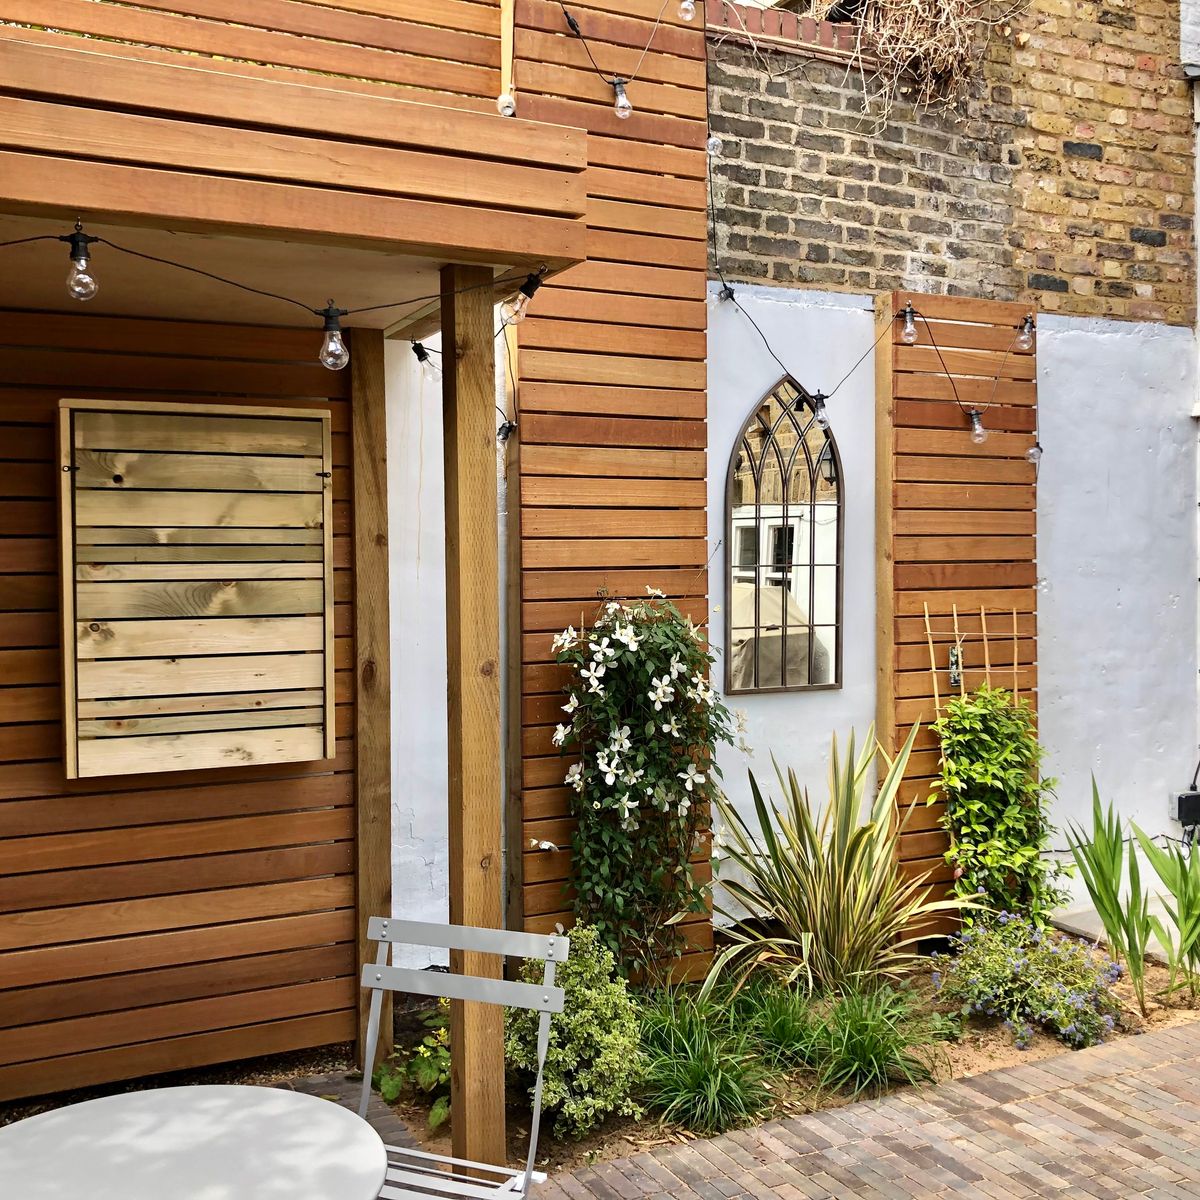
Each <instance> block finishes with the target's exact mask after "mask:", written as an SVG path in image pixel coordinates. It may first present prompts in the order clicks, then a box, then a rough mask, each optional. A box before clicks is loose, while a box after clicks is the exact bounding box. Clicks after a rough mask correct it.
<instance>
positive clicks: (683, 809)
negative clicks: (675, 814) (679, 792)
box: [679, 796, 692, 817]
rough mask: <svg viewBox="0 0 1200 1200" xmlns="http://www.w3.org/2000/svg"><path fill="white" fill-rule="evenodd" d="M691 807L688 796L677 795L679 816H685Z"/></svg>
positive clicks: (690, 800)
mask: <svg viewBox="0 0 1200 1200" xmlns="http://www.w3.org/2000/svg"><path fill="white" fill-rule="evenodd" d="M691 807H692V799H691V797H690V796H680V797H679V815H680V816H681V817H686V816H687V815H688V810H689V809H690V808H691Z"/></svg>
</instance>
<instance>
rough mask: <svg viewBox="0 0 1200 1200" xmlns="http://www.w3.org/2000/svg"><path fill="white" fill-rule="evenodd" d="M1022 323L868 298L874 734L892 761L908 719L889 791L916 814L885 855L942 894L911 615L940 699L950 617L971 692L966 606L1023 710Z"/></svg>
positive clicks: (978, 309)
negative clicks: (908, 747) (873, 338)
mask: <svg viewBox="0 0 1200 1200" xmlns="http://www.w3.org/2000/svg"><path fill="white" fill-rule="evenodd" d="M909 300H911V301H912V304H913V307H914V308H915V309H916V310H917V311H918V312H919V313H921V314H923V315H924V317H925V318H926V319H927V321H928V324H926V321H923V320H920V319H918V320H917V330H918V335H919V336H918V341H917V343H916V344H915V345H912V346H907V345H904V344H903V343H902V341H901V339H900V333H901V328H902V322H901V321H899V320H896V319H895V314H896V313H898V312H899V311H900V310H901V309H902V308H903V307H904V305H905V303H906V302H907V301H909ZM1027 311H1028V308H1027V307H1026V306H1024V305H1019V304H1006V303H1001V302H999V301H991V300H970V299H965V298H960V297H948V296H921V295H915V294H911V293H906V292H896V293H893V294H892V295H891V296H890V297H883V298H881V300H880V301H879V304H878V308H877V320H878V321H880V322H882V323H885V324H890V325H891V327H892V336H891V338H890V339H885V340H884V342H883V343H882V345H881V346H880V348H879V350H878V351H877V353H876V385H877V387H876V399H877V410H876V449H877V456H876V501H877V512H876V539H877V541H876V546H877V554H878V606H879V612H878V622H877V628H878V639H879V640H878V688H877V705H878V718H877V724H878V732H879V737H880V740H881V741H882V742H883V744H884V746H885V747H887V748H888V749H889V750H896V749H899V747H900V746H901V745H902V744H903V742H904V740H905V738H907V736H908V733H909V731H910V730H911V728H912V726H913V724H914V723H915V722H917V721H919V722H920V723H921V725H922V726H923V728H922V731H921V733H920V735H919V740H918V742H917V745H916V747H915V750H914V753H913V756H912V758H911V760H910V763H909V770H908V774H907V776H906V784H905V787H904V789H903V793H902V796H903V800H904V802H905V803H908V802H910V801H912V800H913V799H916V800H918V801H921V802H922V803H921V805H920V806H919V807H918V808H917V809H915V810H914V812H913V814H912V817H911V819H910V821H909V824H908V827H907V832H906V833H905V835H904V837H903V839H902V850H901V856H902V858H903V860H904V861H905V863H906V864H907V868H908V870H910V871H912V872H913V873H920V874H924V873H925V872H932V875H931V878H932V880H933V881H934V882H935V883H936V884H937V885H938V886H939V887H942V888H945V887H946V886H947V884H948V881H949V879H950V875H951V869H950V867H949V866H948V865H947V864H946V863H945V862H944V860H943V858H942V854H943V851H944V850H945V849H946V846H947V842H946V838H945V834H944V833H943V832H942V830H941V829H940V828H939V827H938V821H939V819H940V817H941V815H942V812H943V808H944V806H943V805H941V804H935V805H933V806H931V807H928V808H926V807H925V806H924V804H923V801H924V799H925V797H926V796H927V795H928V794H929V785H930V783H931V782H932V780H933V778H934V776H935V775H936V774H937V769H938V750H937V743H936V739H935V738H934V736H933V734H932V733H931V732H930V731H929V729H928V725H929V723H930V722H931V721H932V720H933V719H934V717H935V711H934V710H935V704H934V686H933V672H932V669H931V666H930V660H929V647H928V642H927V639H926V634H925V615H924V614H925V606H926V605H928V607H929V614H930V625H931V627H932V630H933V633H934V640H935V655H936V662H937V667H938V677H937V682H938V691H939V694H940V696H941V698H942V699H943V700H944V699H945V698H946V696H947V694H948V693H949V692H950V691H951V685H950V679H949V651H950V646H951V645H952V644H953V642H954V635H953V613H954V608H955V606H957V608H958V613H959V628H960V631H961V632H962V634H963V635H964V638H965V640H964V643H963V657H964V662H965V668H966V670H965V676H964V686H965V687H966V688H967V689H971V688H974V687H978V686H979V685H980V684H981V683H983V682H984V679H985V674H984V651H983V643H982V640H981V637H980V634H981V627H982V623H983V619H984V618H983V617H982V616H981V613H980V608H981V606H982V607H983V609H984V610H985V612H986V620H987V623H988V631H989V634H990V639H989V644H990V659H991V666H992V682H993V684H994V685H996V686H1003V687H1009V688H1011V687H1013V686H1014V683H1015V684H1016V686H1018V687H1019V688H1020V691H1021V694H1022V695H1025V696H1028V697H1029V698H1031V699H1033V700H1034V701H1035V703H1036V688H1037V590H1036V583H1037V540H1036V532H1037V531H1036V470H1035V468H1034V466H1033V465H1032V464H1031V463H1029V462H1028V461H1026V459H1025V453H1026V451H1027V450H1028V449H1029V448H1030V446H1031V445H1033V442H1034V439H1035V436H1036V434H1035V430H1036V427H1037V407H1036V406H1037V360H1036V355H1035V354H1034V353H1030V352H1028V351H1017V350H1015V349H1013V348H1012V344H1013V339H1014V337H1015V336H1016V333H1017V329H1018V327H1019V326H1020V324H1021V321H1022V320H1023V319H1024V317H1025V315H1026V313H1027ZM881 328H882V325H881ZM935 340H936V344H937V348H936V349H935V347H934V344H933V343H934V341H935ZM939 349H940V351H941V358H940V359H939V356H938V350H939ZM943 362H944V365H945V370H944V369H943ZM947 372H949V373H950V374H951V375H952V376H953V383H952V382H951V379H950V378H949V377H948V375H947ZM955 389H957V393H958V397H959V399H960V400H961V401H962V404H963V405H964V406H965V407H966V408H973V407H977V408H980V409H986V411H985V412H984V413H983V422H984V425H985V427H986V428H987V430H988V438H987V441H986V442H984V443H983V445H979V446H977V445H975V444H974V443H973V442H972V441H971V437H970V422H969V419H968V418H967V416H965V415H964V413H963V412H962V410H961V409H960V408H959V405H958V404H957V403H956V402H955ZM1014 610H1016V627H1017V644H1016V647H1015V650H1014V646H1013V636H1012V635H1013V611H1014ZM1014 662H1015V665H1016V667H1017V673H1016V676H1015V679H1014V675H1013V667H1014Z"/></svg>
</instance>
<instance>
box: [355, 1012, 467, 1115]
mask: <svg viewBox="0 0 1200 1200" xmlns="http://www.w3.org/2000/svg"><path fill="white" fill-rule="evenodd" d="M423 1024H424V1026H425V1028H426V1029H428V1030H429V1032H428V1033H427V1034H426V1035H425V1036H424V1037H423V1038H422V1039H421V1040H420V1042H418V1043H417V1045H416V1046H414V1047H413V1048H412V1049H401V1050H396V1051H395V1052H394V1053H392V1054H391V1055H390V1056H389V1057H388V1058H387V1060H386V1061H385V1062H382V1063H380V1064H379V1066H378V1067H376V1068H375V1076H374V1083H375V1086H376V1087H377V1088H378V1089H379V1094H380V1095H381V1096H382V1097H383V1098H384V1099H385V1100H386V1101H387V1102H388V1103H389V1104H392V1103H393V1102H395V1101H396V1100H398V1099H399V1098H400V1097H401V1095H403V1094H404V1092H406V1091H417V1092H421V1093H423V1094H424V1095H425V1097H426V1098H427V1099H428V1100H430V1101H432V1103H431V1105H430V1108H429V1128H430V1129H437V1128H438V1127H439V1126H441V1125H444V1124H445V1123H446V1122H447V1121H448V1120H450V1004H449V1001H446V1000H441V1001H439V1002H438V1007H437V1008H436V1009H435V1010H434V1011H433V1012H432V1013H430V1014H429V1015H428V1016H427V1017H425V1018H424V1021H423Z"/></svg>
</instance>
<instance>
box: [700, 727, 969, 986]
mask: <svg viewBox="0 0 1200 1200" xmlns="http://www.w3.org/2000/svg"><path fill="white" fill-rule="evenodd" d="M916 733H917V731H916V729H915V728H914V730H913V731H912V733H910V734H909V737H908V740H907V742H906V743H905V745H904V747H903V749H902V750H901V751H900V753H899V754H898V755H897V756H896V759H895V761H894V762H889V763H888V764H887V766H888V769H887V771H886V774H885V776H884V779H883V781H882V785H881V786H880V788H879V789H878V792H877V793H876V794H875V795H874V796H873V797H871V798H868V797H867V786H868V783H869V782H870V781H871V774H872V768H873V767H874V765H875V759H876V754H877V750H876V743H875V739H874V735H873V734H871V735H869V737H868V745H867V748H866V749H865V750H864V751H863V752H862V754H856V752H855V745H854V737H853V735H852V736H851V738H850V745H849V748H848V751H847V753H846V757H845V759H844V760H843V758H842V756H841V754H840V752H839V750H838V743H837V739H836V738H834V741H833V754H832V757H831V759H830V778H829V800H828V802H827V803H826V804H825V805H824V807H823V809H822V811H821V813H820V816H817V817H815V816H814V815H813V805H812V804H811V803H810V802H809V798H808V793H807V792H806V791H805V789H804V788H802V787H801V786H800V784H799V782H798V780H797V779H796V775H795V772H793V771H789V772H788V773H787V776H786V777H785V776H784V775H783V773H782V772H780V771H778V768H777V774H778V776H779V783H780V787H781V788H782V789H783V802H782V804H776V803H775V802H774V801H767V800H765V799H764V798H763V795H762V792H761V791H760V789H759V786H758V781H757V780H756V779H755V778H754V775H753V774H751V776H750V789H751V793H752V795H753V798H754V812H755V820H754V821H753V822H749V821H747V820H746V819H745V818H744V817H743V816H742V815H741V813H740V812H738V810H737V808H736V807H735V806H734V805H733V804H731V803H730V802H729V801H728V800H727V799H726V798H725V797H724V796H723V795H718V796H717V797H716V800H715V804H716V808H717V811H718V813H719V814H720V817H721V830H720V836H719V838H718V839H716V840H715V841H714V853H717V852H723V853H724V858H723V859H721V858H718V859H717V860H716V862H715V864H714V866H715V869H716V870H717V871H718V872H719V873H720V874H719V878H720V881H721V883H722V885H723V886H724V888H725V891H726V892H727V893H728V894H729V896H730V897H731V898H732V899H733V900H734V901H735V902H736V903H737V904H738V905H740V906H741V908H742V909H744V910H745V912H748V913H749V914H750V917H751V918H752V921H750V922H748V923H747V922H743V923H741V924H737V925H735V926H734V927H733V928H732V929H731V930H730V931H729V936H730V937H731V938H733V940H734V943H735V944H734V945H733V946H731V947H730V948H729V949H728V950H726V951H725V952H723V954H722V955H721V956H719V957H718V959H717V960H716V962H715V963H714V966H713V978H714V979H715V978H716V977H717V976H718V975H719V974H720V973H721V971H722V969H723V968H724V966H725V964H726V963H728V962H730V961H731V960H735V959H738V958H740V959H741V962H742V966H743V969H744V970H748V969H749V967H750V966H752V965H765V966H769V967H772V968H773V969H775V970H776V971H777V972H779V973H780V974H782V975H783V976H784V977H785V978H786V979H788V981H789V982H793V981H795V980H797V979H801V978H803V979H806V980H807V981H808V982H810V983H811V984H812V986H813V987H814V988H815V989H816V990H817V991H820V992H825V991H836V990H838V989H841V988H846V987H852V986H853V987H860V988H869V987H871V986H872V985H873V984H874V983H875V982H876V981H877V980H878V979H879V978H881V977H894V976H898V975H900V974H902V973H903V972H904V971H905V970H907V969H908V968H909V967H911V965H912V963H913V961H914V959H915V954H914V952H913V943H914V942H915V941H916V937H914V936H913V934H912V933H911V932H910V931H911V930H912V929H913V928H914V927H917V926H919V925H920V924H921V923H922V922H924V921H925V920H926V919H927V918H929V917H931V916H933V915H935V914H938V913H943V912H947V911H954V910H958V909H961V908H962V907H964V903H965V902H964V901H963V900H961V899H953V898H952V899H949V900H930V899H929V898H928V896H929V893H928V888H927V887H926V883H927V880H926V879H925V878H924V877H920V876H918V877H913V878H908V877H906V876H905V875H904V874H903V873H902V871H901V869H900V862H899V853H898V839H899V836H900V833H901V832H902V830H903V829H904V825H905V821H906V820H907V814H903V815H902V816H901V819H900V820H899V821H897V820H896V819H895V818H896V797H897V793H898V791H899V788H900V782H901V780H902V779H903V777H904V770H905V767H906V766H907V763H908V756H909V754H910V753H911V751H912V746H913V741H914V740H915V738H916ZM729 867H732V868H733V871H732V874H726V873H725V872H726V869H727V868H729ZM721 911H723V912H725V915H727V916H729V917H731V918H732V919H734V920H735V921H736V920H739V919H740V918H742V917H743V915H744V914H743V913H740V912H733V911H728V910H721Z"/></svg>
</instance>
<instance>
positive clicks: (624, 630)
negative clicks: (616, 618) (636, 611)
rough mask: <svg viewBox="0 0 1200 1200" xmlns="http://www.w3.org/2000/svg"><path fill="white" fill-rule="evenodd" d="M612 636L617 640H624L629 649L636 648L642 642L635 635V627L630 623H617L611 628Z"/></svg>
mask: <svg viewBox="0 0 1200 1200" xmlns="http://www.w3.org/2000/svg"><path fill="white" fill-rule="evenodd" d="M613 637H615V638H616V639H617V641H618V642H624V644H625V645H626V646H627V647H628V648H629V649H630V650H636V649H637V648H638V647H639V646H640V645H641V644H642V643H641V639H640V638H639V637H638V635H637V629H636V628H635V627H634V626H632V625H618V626H617V627H616V628H615V629H614V630H613Z"/></svg>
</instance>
